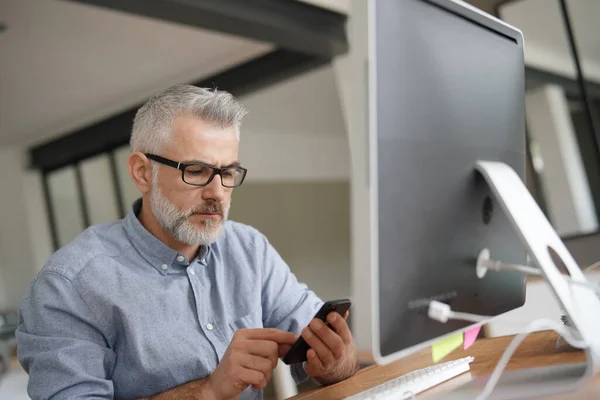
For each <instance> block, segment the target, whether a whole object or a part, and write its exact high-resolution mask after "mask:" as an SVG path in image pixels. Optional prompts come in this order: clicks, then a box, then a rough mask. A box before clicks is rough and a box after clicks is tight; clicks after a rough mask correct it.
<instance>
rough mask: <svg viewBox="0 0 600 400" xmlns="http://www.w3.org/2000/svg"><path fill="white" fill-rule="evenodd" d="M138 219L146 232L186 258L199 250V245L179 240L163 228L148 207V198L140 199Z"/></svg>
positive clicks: (194, 255)
mask: <svg viewBox="0 0 600 400" xmlns="http://www.w3.org/2000/svg"><path fill="white" fill-rule="evenodd" d="M138 219H139V221H140V223H141V224H142V226H143V227H144V228H146V230H147V231H148V232H150V233H151V234H153V235H154V236H156V237H157V238H158V239H159V240H160V241H161V242H163V243H164V244H166V245H167V246H169V247H170V248H172V249H173V250H175V251H176V252H178V253H180V254H183V255H184V256H186V257H187V258H188V260H190V261H191V260H193V259H194V258H196V256H197V255H198V251H200V246H198V245H194V246H192V245H189V244H187V243H183V242H180V241H179V240H177V239H175V238H174V237H173V236H171V235H170V234H169V233H168V232H166V231H165V230H164V229H163V227H162V226H161V224H160V222H158V220H157V219H156V217H155V216H154V214H153V213H152V210H151V209H150V202H149V199H146V198H144V199H143V200H142V210H141V211H140V214H139V215H138Z"/></svg>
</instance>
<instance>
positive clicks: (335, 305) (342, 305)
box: [283, 299, 352, 365]
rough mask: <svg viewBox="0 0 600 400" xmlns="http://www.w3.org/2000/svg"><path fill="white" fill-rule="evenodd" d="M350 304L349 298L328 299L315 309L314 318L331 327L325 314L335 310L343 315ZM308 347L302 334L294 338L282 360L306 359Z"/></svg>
mask: <svg viewBox="0 0 600 400" xmlns="http://www.w3.org/2000/svg"><path fill="white" fill-rule="evenodd" d="M351 304H352V303H350V300H348V299H340V300H330V301H328V302H326V303H325V304H323V306H321V309H319V311H317V313H316V314H315V316H314V318H318V319H320V320H321V321H323V322H325V324H326V325H327V326H329V327H330V328H331V326H330V325H329V323H328V322H327V316H328V315H329V313H331V312H337V313H338V314H340V315H341V316H342V317H343V316H344V314H345V313H346V311H348V310H349V309H350V305H351ZM314 318H313V319H314ZM311 321H312V320H311ZM308 349H310V345H309V344H308V343H306V341H305V340H304V338H303V337H302V336H300V337H299V338H298V340H296V343H294V344H293V345H292V348H291V349H290V351H288V353H287V354H286V355H285V357H283V362H284V363H286V364H288V365H289V364H297V363H301V362H303V361H306V352H307V351H308Z"/></svg>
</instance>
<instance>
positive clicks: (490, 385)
mask: <svg viewBox="0 0 600 400" xmlns="http://www.w3.org/2000/svg"><path fill="white" fill-rule="evenodd" d="M541 329H552V330H553V331H555V332H556V333H558V334H559V335H561V336H562V337H564V338H565V340H566V341H567V342H568V343H569V344H570V345H571V346H573V347H575V348H579V349H586V348H588V346H587V345H586V343H585V341H583V340H579V339H577V338H575V337H573V336H572V335H571V332H569V331H568V330H567V329H566V327H564V326H561V325H560V324H558V323H557V322H554V321H552V320H550V319H538V320H536V321H533V322H532V323H531V324H529V326H528V327H527V328H526V329H525V332H523V333H520V334H518V335H517V336H515V337H514V338H513V340H512V341H511V342H510V344H509V345H508V347H507V348H506V350H505V351H504V354H502V357H501V358H500V361H498V364H496V368H494V372H493V373H492V375H491V376H490V379H489V380H488V382H487V383H486V385H485V387H484V388H483V391H482V392H481V394H480V395H479V396H478V397H477V400H485V399H487V398H488V396H489V395H490V394H491V393H492V391H493V390H494V388H495V387H496V385H497V384H498V381H499V380H500V376H501V375H502V372H504V370H505V369H506V365H507V364H508V362H509V361H510V358H511V357H512V355H513V354H514V352H515V351H516V350H517V347H519V345H520V344H521V343H522V342H523V340H525V338H526V337H527V336H529V334H530V333H532V332H534V331H537V330H541ZM585 379H589V376H585V377H584V379H582V381H583V380H585ZM581 383H583V382H581Z"/></svg>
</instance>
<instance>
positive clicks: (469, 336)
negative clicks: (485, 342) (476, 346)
mask: <svg viewBox="0 0 600 400" xmlns="http://www.w3.org/2000/svg"><path fill="white" fill-rule="evenodd" d="M480 330H481V325H480V326H478V327H476V328H473V329H469V330H468V331H466V332H465V340H464V343H463V345H464V349H465V350H466V349H468V348H469V347H471V345H472V344H473V343H475V340H477V335H479V331H480Z"/></svg>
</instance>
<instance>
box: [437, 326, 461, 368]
mask: <svg viewBox="0 0 600 400" xmlns="http://www.w3.org/2000/svg"><path fill="white" fill-rule="evenodd" d="M462 343H463V334H462V332H461V333H457V334H456V335H452V336H448V337H447V338H445V339H442V340H440V341H439V342H437V343H434V344H433V345H432V346H431V357H432V358H433V362H434V363H437V362H438V361H440V360H441V359H442V358H444V357H446V356H447V355H448V354H450V353H452V351H453V350H454V349H457V348H458V347H459V346H460V345H461V344H462Z"/></svg>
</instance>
